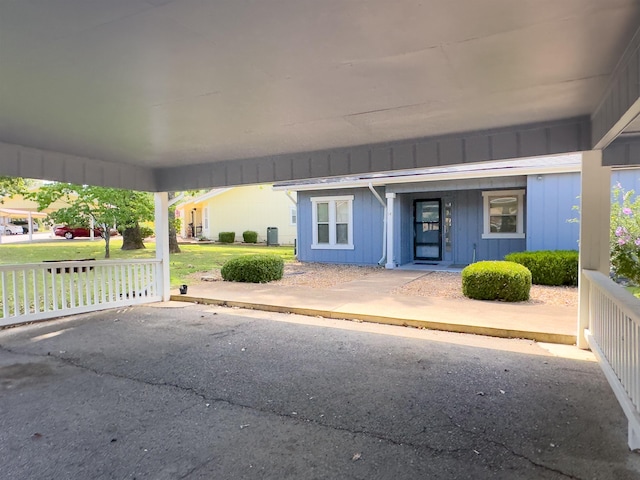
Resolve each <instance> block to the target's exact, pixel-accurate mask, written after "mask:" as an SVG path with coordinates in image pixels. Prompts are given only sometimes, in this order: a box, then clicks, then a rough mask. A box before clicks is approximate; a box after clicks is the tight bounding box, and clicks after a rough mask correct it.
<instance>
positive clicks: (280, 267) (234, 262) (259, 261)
mask: <svg viewBox="0 0 640 480" xmlns="http://www.w3.org/2000/svg"><path fill="white" fill-rule="evenodd" d="M220 274H221V275H222V279H223V280H226V281H228V282H250V283H266V282H271V281H273V280H280V279H281V278H282V275H283V274H284V260H282V258H281V257H279V256H277V255H246V256H243V257H236V258H232V259H231V260H228V261H227V262H226V263H225V264H224V265H223V266H222V269H221V270H220Z"/></svg>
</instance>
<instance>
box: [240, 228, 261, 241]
mask: <svg viewBox="0 0 640 480" xmlns="http://www.w3.org/2000/svg"><path fill="white" fill-rule="evenodd" d="M242 239H243V240H244V243H258V232H254V231H253V230H247V231H245V232H242Z"/></svg>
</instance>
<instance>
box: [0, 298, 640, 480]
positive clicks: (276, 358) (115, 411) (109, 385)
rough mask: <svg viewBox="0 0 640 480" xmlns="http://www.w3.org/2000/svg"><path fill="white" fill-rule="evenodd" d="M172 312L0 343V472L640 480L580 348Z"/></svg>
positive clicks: (305, 320)
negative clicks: (551, 349) (578, 349)
mask: <svg viewBox="0 0 640 480" xmlns="http://www.w3.org/2000/svg"><path fill="white" fill-rule="evenodd" d="M178 305H179V306H178V307H176V308H170V307H174V306H175V305H173V304H165V305H163V306H162V307H160V308H159V307H136V308H133V309H127V310H119V311H116V310H112V311H108V312H100V313H97V314H91V315H83V316H77V317H72V318H69V319H63V320H58V321H55V322H47V323H41V324H35V325H31V326H25V327H20V328H13V329H8V330H4V331H0V458H1V459H2V463H1V466H0V478H6V479H9V478H10V479H138V480H140V479H189V480H195V479H245V478H246V479H254V478H256V479H257V478H260V479H394V480H400V479H418V478H419V479H423V478H424V479H484V478H492V479H494V478H495V479H618V480H621V479H638V478H640V455H638V454H634V453H630V452H629V451H628V450H627V446H626V421H625V418H624V416H623V414H622V412H621V411H620V408H619V406H618V404H617V402H616V400H615V398H614V396H613V393H612V392H611V390H610V388H609V386H608V385H607V383H606V381H605V379H604V377H603V375H602V374H601V372H600V369H599V367H598V365H597V364H596V363H594V362H593V361H592V359H591V358H590V355H589V354H587V353H584V352H581V351H577V350H575V349H573V348H572V347H564V346H554V347H551V346H549V348H553V349H555V350H553V351H552V352H550V351H548V350H546V349H545V348H543V347H542V346H541V345H539V344H536V343H533V342H531V341H523V340H505V339H489V338H486V337H479V336H467V335H461V334H451V333H446V332H431V331H427V330H418V329H409V328H403V327H396V326H389V325H374V324H365V323H355V322H346V321H338V320H328V319H316V318H309V317H298V316H294V315H284V314H276V313H266V312H253V311H246V310H239V309H229V308H223V307H206V306H203V305H189V304H184V303H182V304H178ZM567 353H569V354H570V356H573V357H575V358H564V357H561V356H557V355H558V354H560V355H565V354H567Z"/></svg>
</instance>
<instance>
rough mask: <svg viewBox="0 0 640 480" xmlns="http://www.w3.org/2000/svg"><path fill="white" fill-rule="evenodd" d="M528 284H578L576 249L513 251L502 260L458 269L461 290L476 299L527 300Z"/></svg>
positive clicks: (478, 263)
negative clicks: (460, 277)
mask: <svg viewBox="0 0 640 480" xmlns="http://www.w3.org/2000/svg"><path fill="white" fill-rule="evenodd" d="M532 283H533V284H536V285H553V286H561V285H571V286H576V285H578V252H577V251H575V250H555V251H551V250H541V251H537V252H516V253H510V254H508V255H506V256H505V261H488V262H477V263H473V264H471V265H469V266H467V267H466V268H465V269H464V270H463V271H462V293H463V294H464V295H465V296H466V297H469V298H473V299H476V300H502V301H505V302H521V301H524V300H528V299H529V292H530V290H531V284H532Z"/></svg>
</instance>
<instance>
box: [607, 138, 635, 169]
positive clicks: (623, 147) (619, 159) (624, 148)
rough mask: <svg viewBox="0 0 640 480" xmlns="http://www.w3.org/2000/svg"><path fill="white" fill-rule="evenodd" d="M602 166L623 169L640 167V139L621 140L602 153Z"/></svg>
mask: <svg viewBox="0 0 640 480" xmlns="http://www.w3.org/2000/svg"><path fill="white" fill-rule="evenodd" d="M602 165H603V166H605V167H616V166H617V167H622V166H630V165H635V166H638V165H640V138H637V137H636V138H628V139H625V138H619V139H617V140H616V141H614V142H613V143H611V144H610V145H609V146H608V147H607V148H605V149H604V150H603V151H602Z"/></svg>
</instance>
